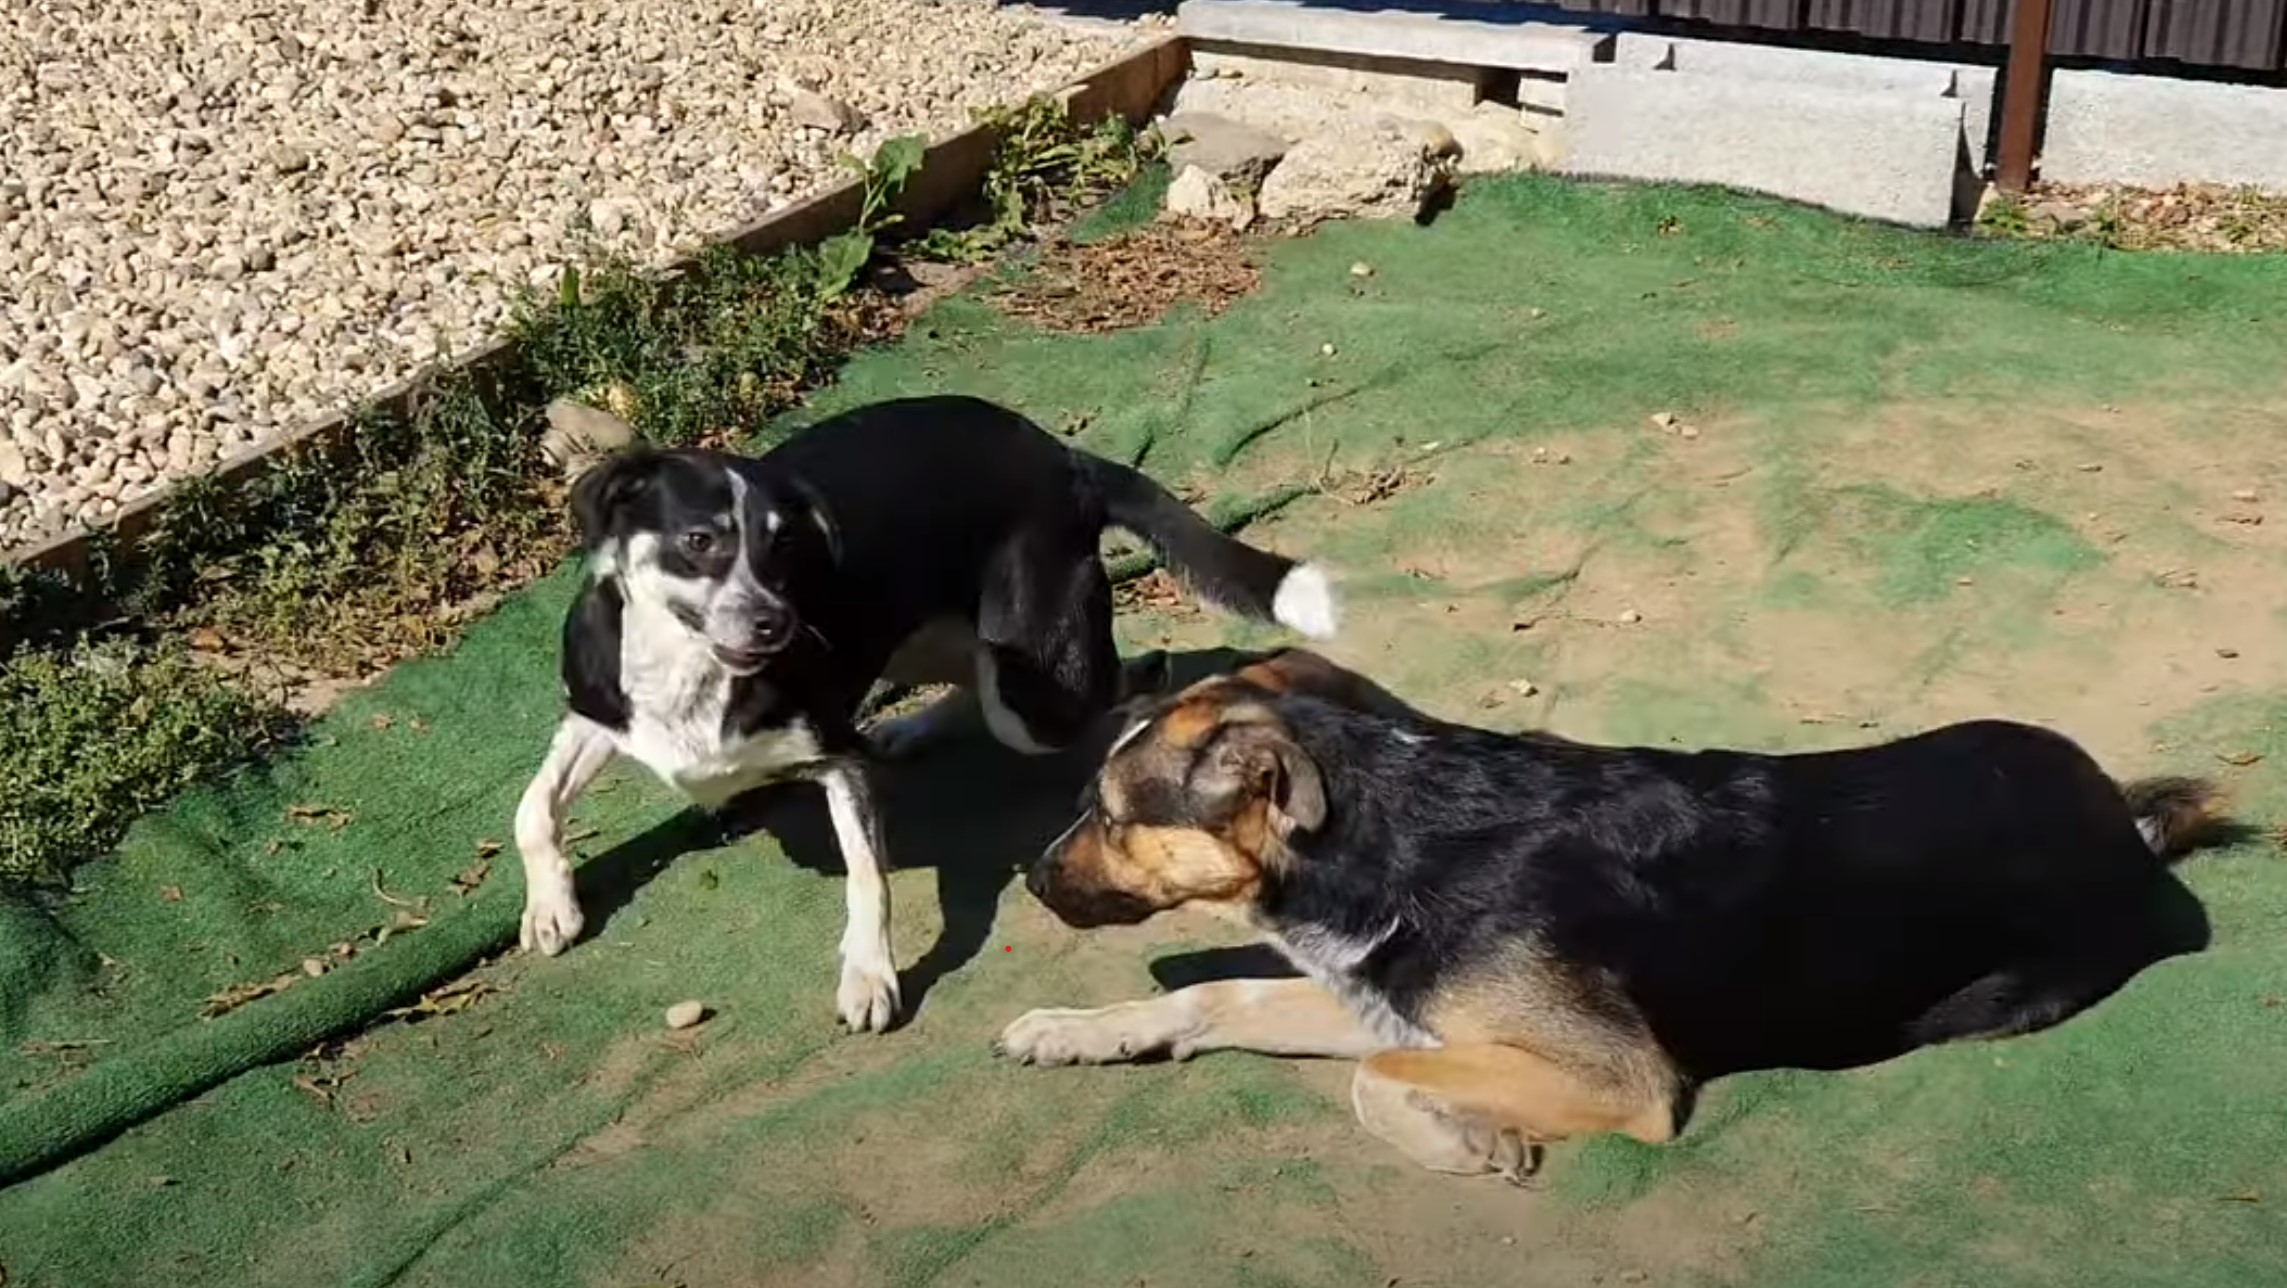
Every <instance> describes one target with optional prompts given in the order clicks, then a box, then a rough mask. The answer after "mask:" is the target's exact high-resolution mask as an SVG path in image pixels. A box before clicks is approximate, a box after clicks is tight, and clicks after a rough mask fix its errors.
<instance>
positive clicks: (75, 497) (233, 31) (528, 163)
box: [0, 0, 1155, 548]
mask: <svg viewBox="0 0 2287 1288" xmlns="http://www.w3.org/2000/svg"><path fill="white" fill-rule="evenodd" d="M345 7H346V12H347V13H348V14H349V15H350V20H349V21H343V20H342V17H343V13H344V11H345ZM366 7H367V8H371V6H370V5H368V6H366ZM384 9H385V17H379V18H377V17H376V16H375V14H373V13H368V14H367V15H366V18H367V20H366V21H358V20H356V15H357V13H358V12H359V8H358V6H355V5H347V6H345V4H344V3H343V0H323V2H321V0H284V2H283V3H281V4H278V5H265V6H257V7H254V8H252V9H233V8H231V7H229V6H217V5H216V3H215V0H139V2H138V3H136V4H100V5H60V4H57V3H50V2H46V0H31V2H29V3H22V4H4V5H0V279H4V280H5V281H6V283H7V285H6V286H5V287H4V288H0V440H4V441H8V442H11V443H14V444H17V445H18V451H17V456H18V457H21V459H22V465H21V467H20V468H19V467H18V465H17V459H16V457H10V458H7V461H6V463H7V464H8V465H9V467H10V473H11V474H12V475H19V476H20V478H11V479H10V480H8V481H7V482H6V488H7V491H6V492H5V493H4V494H0V548H6V547H12V546H15V545H18V544H20V543H23V542H26V541H30V540H36V539H38V538H41V537H44V536H47V535H49V534H51V533H53V532H55V531H57V530H59V529H61V528H62V527H64V526H66V525H67V524H69V523H71V522H74V521H77V520H81V519H84V518H86V517H88V516H92V515H95V514H98V513H100V512H102V511H103V510H104V509H105V508H106V507H108V508H110V509H111V510H114V511H115V510H116V509H117V508H118V506H119V505H121V504H124V503H126V502H129V501H132V500H133V499H135V498H136V497H138V496H141V495H143V494H145V493H147V492H149V491H151V490H152V489H153V488H156V487H158V486H161V485H163V484H164V483H165V482H167V481H168V480H170V479H175V478H182V477H185V476H187V475H190V474H193V473H195V472H198V471H201V470H205V469H209V468H212V467H213V465H214V464H215V462H216V461H217V460H219V459H221V458H222V457H224V456H227V455H231V454H235V453H237V452H241V451H244V450H247V449H249V448H251V447H254V446H256V445H257V444H258V443H260V442H261V441H263V440H265V439H267V438H268V437H270V436H272V435H275V434H280V433H284V432H288V431H290V430H292V429H294V428H296V427H298V426H299V425H301V424H302V423H304V422H305V421H306V420H307V419H309V418H311V417H314V416H316V415H318V414H322V413H324V412H327V411H331V410H334V409H337V408H339V407H341V406H343V405H344V404H346V403H350V402H354V401H356V400H359V399H363V398H368V397H371V396H373V395H374V394H376V393H379V392H381V391H382V390H383V389H385V388H387V387H389V386H390V385H393V384H396V383H397V382H399V381H401V380H403V379H405V378H406V377H408V376H410V375H412V374H413V373H414V372H415V371H416V370H418V369H419V368H420V367H421V366H422V365H424V364H425V363H426V362H428V361H430V360H431V359H432V358H433V356H434V354H435V353H437V352H438V351H439V350H440V349H446V350H451V351H454V352H467V351H470V350H473V349H475V348H477V347H479V346H480V345H481V344H482V343H483V342H484V341H485V340H487V339H489V338H490V336H491V335H492V334H493V332H494V331H496V330H497V328H498V327H500V326H501V325H502V324H503V322H504V320H505V318H506V317H507V313H508V309H507V306H508V305H509V304H510V303H511V302H512V300H513V297H514V295H515V293H516V291H517V289H518V288H520V287H521V286H523V285H524V284H525V283H528V282H530V283H535V284H539V285H542V286H547V285H550V284H552V283H553V281H554V278H555V274H556V273H558V272H559V271H560V270H561V266H562V265H563V264H565V263H567V262H571V261H575V260H576V259H577V258H578V257H579V256H580V255H582V254H583V253H585V252H586V251H588V250H589V249H590V247H591V243H600V244H596V245H594V246H593V249H596V250H600V251H604V252H607V253H615V254H621V255H626V256H629V257H631V258H633V259H635V260H636V261H637V262H639V263H645V264H657V263H661V262H663V261H665V260H667V259H670V258H673V257H676V256H678V255H681V254H685V253H688V252H689V251H691V250H693V249H696V248H697V247H698V246H700V245H702V244H703V243H704V242H706V241H707V240H708V239H710V238H712V237H716V236H719V235H721V234H722V233H724V232H726V231H728V230H730V229H732V228H736V227H738V226H741V225H743V224H746V223H750V222H752V221H753V220H754V219H755V218H757V217H759V216H760V215H761V214H763V213H765V212H766V211H768V210H770V209H773V208H777V207H781V206H784V205H786V204H789V203H791V202H794V201H799V200H801V199H803V198H805V197H808V196H810V195H812V194H814V193H816V192H818V191H820V190H822V189H823V188H825V187H827V186H830V185H832V184H835V183H839V182H841V181H842V180H843V179H844V178H845V177H846V175H845V174H844V172H843V171H842V170H841V169H840V166H839V164H838V157H839V156H840V154H842V153H843V152H851V153H855V154H857V155H859V156H869V155H871V154H872V152H873V150H874V149H875V148H876V147H878V146H879V145H880V144H881V143H882V141H884V140H886V139H888V138H891V137H893V136H896V135H900V134H909V133H915V132H920V133H925V134H928V135H929V136H931V137H932V138H943V137H946V136H948V135H950V134H952V133H954V132H957V131H959V130H962V129H965V128H967V127H968V126H969V124H970V123H971V121H972V119H973V113H974V112H975V110H977V109H980V108H984V107H989V106H993V105H996V104H1005V103H1011V102H1016V101H1019V100H1021V99H1022V98H1023V97H1024V96H1025V95H1027V94H1029V93H1032V92H1034V91H1037V90H1045V89H1050V88H1054V87H1056V86H1059V85H1063V84H1066V83H1069V82H1071V81H1073V80H1075V79H1077V78H1078V77H1079V76H1080V75H1082V74H1083V73H1085V72H1087V71H1088V70H1090V69H1091V68H1094V67H1096V66H1099V65H1101V64H1102V63H1104V62H1106V61H1108V60H1110V59H1112V58H1115V57H1117V56H1119V55H1120V54H1122V53H1124V52H1126V51H1128V50H1130V49H1133V48H1136V47H1137V46H1139V45H1140V44H1141V43H1142V42H1143V41H1145V40H1146V39H1149V38H1151V37H1152V36H1153V35H1154V34H1155V33H1154V32H1153V31H1151V30H1149V28H1150V27H1151V26H1153V25H1155V24H1148V23H1139V24H1126V25H1121V24H1103V23H1090V24H1086V25H1082V24H1077V23H1071V22H1067V21H1063V20H1059V19H1056V18H1053V17H1050V16H1046V15H1043V14H1040V13H1036V12H1033V11H1031V10H1029V9H1026V8H1020V7H1002V6H1001V5H999V4H997V3H995V2H994V0H769V3H768V4H767V5H756V6H747V5H731V4H728V3H726V0H658V2H657V3H639V2H638V0H389V3H388V4H387V5H386V6H384ZM377 12H379V11H377ZM67 13H68V14H69V18H68V20H66V19H65V18H64V17H62V16H61V15H64V14H67ZM763 15H767V20H764V18H763ZM376 22H380V23H382V25H381V26H376V25H375V24H376ZM288 27H290V28H292V32H291V33H290V34H289V33H287V32H285V31H284V30H282V29H283V28H288ZM107 448H108V449H109V456H108V458H104V457H103V452H104V449H107ZM99 458H100V459H103V464H101V465H100V466H98V465H97V464H96V462H97V461H98V459H99ZM138 473H140V474H141V475H142V477H137V475H138Z"/></svg>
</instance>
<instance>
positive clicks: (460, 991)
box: [382, 979, 500, 1020]
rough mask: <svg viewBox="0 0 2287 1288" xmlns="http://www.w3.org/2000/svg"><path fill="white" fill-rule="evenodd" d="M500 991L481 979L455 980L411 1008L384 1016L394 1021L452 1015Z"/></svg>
mask: <svg viewBox="0 0 2287 1288" xmlns="http://www.w3.org/2000/svg"><path fill="white" fill-rule="evenodd" d="M499 991H500V990H499V989H498V988H495V987H494V986H493V985H492V984H490V983H489V982H487V981H485V980H481V979H461V980H455V981H453V982H452V983H450V984H447V985H445V986H444V987H443V988H434V989H431V990H429V991H428V992H426V993H423V994H422V995H421V999H420V1000H419V1001H417V1002H414V1003H413V1004H412V1005H410V1006H399V1007H393V1008H391V1009H389V1010H386V1011H383V1012H382V1014H383V1015H384V1016H386V1017H388V1018H390V1019H392V1020H410V1019H426V1018H428V1017H429V1016H432V1015H452V1014H454V1013H456V1012H459V1011H464V1010H467V1009H468V1008H469V1007H470V1006H472V1005H474V1004H475V1003H476V1002H477V1001H478V1000H480V999H482V998H484V997H486V996H488V995H490V994H493V993H497V992H499Z"/></svg>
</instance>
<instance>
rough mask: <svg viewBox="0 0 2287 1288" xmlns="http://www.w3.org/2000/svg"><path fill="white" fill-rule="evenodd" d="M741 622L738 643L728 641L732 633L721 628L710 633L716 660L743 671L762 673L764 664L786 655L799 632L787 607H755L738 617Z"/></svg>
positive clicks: (708, 641)
mask: <svg viewBox="0 0 2287 1288" xmlns="http://www.w3.org/2000/svg"><path fill="white" fill-rule="evenodd" d="M737 621H738V626H739V629H738V630H737V631H736V632H735V636H736V638H735V640H725V639H724V638H723V635H725V634H730V633H732V632H725V631H722V630H721V629H720V628H719V627H718V628H717V629H716V630H712V631H709V632H708V633H707V634H708V639H707V644H708V647H710V648H712V649H713V650H714V653H715V658H716V660H718V661H720V662H721V663H722V664H723V665H725V666H728V667H731V668H733V669H736V670H740V671H753V670H759V669H760V668H761V667H762V665H763V663H765V662H768V661H769V660H770V659H771V658H773V657H776V656H777V655H778V654H780V653H783V652H785V651H786V646H787V645H789V644H792V643H793V642H794V636H795V634H796V632H797V630H798V629H799V623H797V622H796V621H795V618H794V614H793V612H792V611H791V610H790V609H788V608H787V607H786V606H785V605H784V604H774V603H757V604H753V605H751V606H749V607H747V608H746V609H744V610H743V611H741V612H739V613H738V614H737Z"/></svg>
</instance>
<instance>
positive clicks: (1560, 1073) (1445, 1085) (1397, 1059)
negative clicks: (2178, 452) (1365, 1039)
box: [1350, 1043, 1675, 1181]
mask: <svg viewBox="0 0 2287 1288" xmlns="http://www.w3.org/2000/svg"><path fill="white" fill-rule="evenodd" d="M1350 1104H1351V1108H1352V1109H1354V1110H1355V1111H1356V1112H1357V1115H1358V1121H1359V1122H1360V1123H1362V1124H1363V1125H1364V1126H1365V1128H1366V1130H1368V1131H1370V1132H1372V1133H1374V1134H1375V1135H1376V1136H1379V1137H1381V1138H1382V1139H1383V1140H1385V1141H1388V1142H1389V1143H1390V1144H1392V1145H1394V1146H1396V1147H1397V1148H1398V1150H1399V1151H1400V1152H1401V1153H1403V1154H1405V1155H1406V1157H1408V1158H1411V1159H1413V1160H1414V1161H1415V1162H1416V1163H1419V1164H1421V1165H1422V1166H1423V1167H1426V1168H1429V1169H1430V1170H1432V1171H1437V1172H1453V1173H1459V1174H1462V1175H1469V1176H1475V1175H1481V1174H1484V1173H1487V1172H1498V1173H1500V1174H1502V1175H1504V1176H1507V1177H1508V1178H1509V1179H1511V1180H1513V1181H1523V1180H1525V1179H1526V1178H1527V1177H1529V1176H1531V1174H1532V1173H1533V1172H1534V1171H1535V1170H1537V1169H1538V1168H1539V1165H1540V1146H1541V1145H1542V1144H1543V1143H1544V1142H1548V1141H1557V1140H1564V1139H1566V1138H1568V1137H1572V1136H1583V1135H1589V1134H1593V1133H1599V1132H1622V1133H1625V1134H1627V1135H1630V1136H1633V1137H1635V1138H1636V1139H1638V1140H1642V1141H1647V1142H1652V1143H1658V1142H1661V1141H1665V1140H1668V1139H1670V1138H1672V1137H1673V1136H1674V1134H1675V1108H1674V1101H1673V1095H1672V1093H1663V1092H1660V1091H1658V1090H1656V1089H1653V1088H1649V1087H1646V1088H1636V1087H1628V1086H1622V1085H1607V1084H1605V1083H1603V1082H1601V1081H1599V1080H1596V1079H1594V1078H1591V1077H1589V1076H1587V1075H1585V1074H1583V1073H1579V1072H1575V1071H1573V1070H1571V1069H1568V1068H1566V1067H1564V1066H1562V1065H1559V1064H1557V1063H1555V1062H1554V1061H1551V1060H1548V1059H1544V1058H1543V1057H1541V1056H1539V1055H1536V1054H1534V1053H1533V1052H1531V1051H1527V1050H1524V1049H1523V1048H1521V1047H1513V1046H1503V1045H1498V1044H1494V1043H1479V1044H1470V1045H1463V1046H1448V1047H1432V1048H1427V1049H1420V1050H1397V1051H1383V1052H1379V1053H1377V1054H1375V1055H1373V1056H1370V1057H1368V1058H1367V1059H1366V1061H1365V1063H1363V1064H1361V1065H1359V1066H1358V1072H1357V1074H1356V1076H1355V1077H1353V1078H1352V1079H1351V1082H1350Z"/></svg>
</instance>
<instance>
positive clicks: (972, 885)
mask: <svg viewBox="0 0 2287 1288" xmlns="http://www.w3.org/2000/svg"><path fill="white" fill-rule="evenodd" d="M1252 656H1254V655H1253V654H1248V653H1242V652H1239V651H1236V650H1231V649H1208V650H1201V651H1197V652H1189V653H1176V654H1169V655H1167V667H1168V680H1167V690H1168V691H1170V692H1172V691H1173V690H1175V689H1178V688H1181V687H1182V686H1184V685H1186V684H1190V683H1192V682H1193V681H1196V680H1199V679H1203V678H1205V677H1207V676H1210V675H1216V674H1220V673H1223V672H1227V671H1230V670H1233V669H1235V668H1236V667H1237V666H1239V665H1241V664H1243V663H1244V662H1245V661H1246V660H1247V659H1249V658H1250V657H1252ZM1117 734H1118V721H1117V720H1116V719H1114V718H1107V719H1106V720H1104V721H1101V722H1099V725H1098V727H1097V728H1096V729H1095V730H1093V731H1092V732H1091V733H1090V734H1089V736H1088V737H1086V738H1084V739H1082V740H1081V741H1080V742H1079V743H1077V744H1076V745H1074V746H1073V747H1071V748H1069V749H1067V750H1065V751H1062V752H1059V753H1057V754H1054V755H1047V756H1026V755H1020V754H1018V753H1016V752H1013V751H1010V750H1008V749H1006V748H1004V747H1002V746H1001V745H1000V744H999V743H998V742H995V741H994V740H993V739H992V738H991V736H990V735H988V734H987V733H986V732H985V731H984V729H983V727H982V725H981V724H978V723H975V722H971V723H969V724H965V725H964V726H962V727H961V728H959V729H957V730H954V731H950V732H949V733H948V734H947V736H946V738H945V740H944V741H942V742H939V743H937V744H935V745H933V746H930V747H928V748H925V749H923V750H922V751H921V752H920V753H919V754H918V755H916V756H915V757H914V758H913V759H911V760H906V761H893V762H888V763H880V762H877V763H876V764H875V765H873V766H872V767H871V770H870V773H871V777H872V781H873V785H874V789H875V796H876V800H877V803H878V805H879V808H880V810H881V816H882V828H883V832H884V840H885V843H886V845H887V847H888V851H889V854H888V857H889V861H890V865H891V867H892V868H896V869H907V868H935V869H936V870H937V898H938V904H939V911H940V914H941V916H942V918H943V929H942V930H941V931H939V933H938V936H937V941H936V942H935V943H934V944H932V945H931V946H930V948H929V950H928V951H927V952H925V953H923V954H922V956H921V959H920V960H919V961H917V962H915V963H914V964H913V965H912V966H911V967H910V968H908V969H907V970H905V971H904V972H902V974H901V977H900V981H899V982H900V984H901V986H902V990H903V993H904V1002H905V1005H904V1015H903V1016H901V1017H900V1023H903V1022H904V1021H905V1020H906V1019H908V1018H910V1017H911V1016H912V1015H913V1014H915V1013H916V1012H918V1010H919V1009H920V1007H921V1005H922V1003H923V1002H924V1000H925V999H926V998H927V997H928V995H929V992H930V990H931V989H932V988H934V987H935V986H936V985H937V983H938V981H940V980H942V979H944V978H945V977H946V976H947V975H950V974H952V973H953V972H954V971H956V970H959V969H960V968H961V967H962V966H964V965H966V964H967V963H968V962H969V961H970V960H971V959H972V958H974V957H975V956H976V955H977V954H978V953H979V952H981V951H982V950H983V949H984V946H985V944H986V942H987V941H988V940H989V939H990V938H991V935H992V928H993V917H994V913H995V912H996V911H997V910H998V908H999V906H1000V901H1001V897H1002V895H1003V893H1004V892H1005V891H1006V890H1007V888H1008V885H1009V882H1010V881H1012V880H1014V879H1017V878H1019V877H1020V876H1021V874H1022V873H1023V871H1024V869H1025V868H1026V867H1027V866H1029V865H1030V864H1031V863H1032V861H1033V859H1034V858H1035V857H1036V856H1037V855H1038V854H1039V853H1040V851H1041V850H1042V849H1043V848H1044V847H1045V846H1046V845H1047V844H1048V842H1049V841H1051V840H1053V839H1054V838H1055V837H1056V836H1057V835H1058V834H1059V833H1061V832H1062V831H1063V830H1064V829H1065V828H1066V827H1068V826H1070V825H1071V822H1072V817H1073V813H1074V810H1075V808H1076V806H1077V801H1078V798H1079V794H1080V790H1081V788H1082V787H1083V786H1085V785H1086V783H1087V781H1088V779H1089V778H1090V777H1091V776H1092V775H1093V774H1094V773H1095V772H1096V770H1097V768H1098V767H1099V766H1100V765H1101V764H1102V762H1103V757H1104V752H1105V749H1106V748H1107V747H1108V746H1109V744H1110V741H1111V739H1112V738H1113V737H1115V736H1117ZM755 831H763V832H767V833H769V834H770V835H771V836H772V837H773V838H775V839H776V840H777V841H778V843H779V846H780V848H781V849H783V850H784V851H785V852H786V854H787V857H789V858H791V859H792V860H794V862H795V863H797V864H799V865H800V866H802V867H803V868H806V869H809V870H810V871H813V872H819V873H824V874H828V875H835V876H839V875H841V874H843V873H844V872H845V871H846V869H845V868H844V866H843V863H842V852H841V846H840V844H839V843H838V842H837V841H836V840H835V837H834V829H833V825H832V823H831V821H830V820H829V819H828V817H827V814H826V807H825V801H824V798H823V794H822V793H821V792H820V791H819V789H818V788H816V787H814V786H810V785H806V784H800V783H789V784H782V785H779V786H774V787H770V788H765V789H764V790H762V791H760V792H756V793H754V794H752V795H751V796H749V797H747V798H744V799H742V800H740V801H737V802H734V803H733V804H732V805H731V806H730V807H729V808H728V809H727V810H725V811H723V812H721V813H719V814H709V813H706V812H703V811H700V810H696V809H686V810H683V811H681V812H680V813H678V814H676V815H675V816H674V817H673V818H670V819H668V820H667V821H666V822H664V823H661V824H660V825H659V826H657V827H654V828H652V829H650V830H649V831H647V832H644V833H643V834H642V835H640V836H636V837H633V838H631V839H629V840H628V841H626V842H625V843H623V844H620V845H617V846H614V847H613V848H612V849H610V850H607V851H606V852H604V853H603V854H600V855H598V856H596V857H595V858H594V859H592V860H590V861H589V862H587V863H586V864H583V865H582V866H581V867H580V869H579V871H578V873H577V875H576V878H575V879H576V881H577V882H578V886H579V893H580V904H581V907H582V908H584V909H585V910H586V911H587V914H588V926H589V932H588V933H589V934H590V935H591V936H592V935H594V934H596V933H598V932H599V931H600V930H601V928H602V927H603V926H604V925H605V924H606V923H608V922H609V921H610V920H611V918H612V916H613V915H614V914H616V913H617V912H618V911H619V910H620V909H622V908H624V907H626V906H627V905H628V903H630V902H631V901H632V900H633V899H634V898H635V895H636V892H637V891H639V890H641V889H642V888H643V887H644V886H645V885H646V884H648V883H649V882H650V881H651V879H652V878H654V877H656V876H657V875H658V874H659V873H660V872H662V871H664V870H665V869H666V867H667V866H668V865H669V864H670V863H673V862H674V861H675V860H676V859H677V858H679V857H681V856H682V855H685V854H688V853H691V852H693V851H696V850H704V849H710V848H713V847H716V846H719V845H722V844H725V843H727V842H729V841H731V840H735V839H736V838H738V837H740V836H743V835H747V834H750V833H752V832H755ZM758 861H759V860H758Z"/></svg>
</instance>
